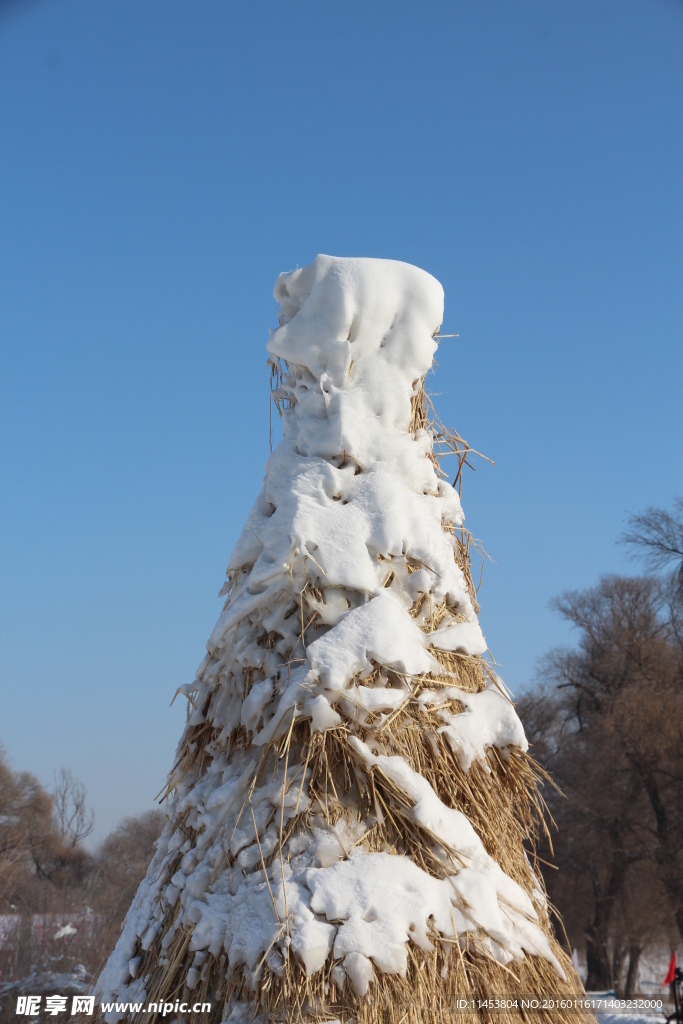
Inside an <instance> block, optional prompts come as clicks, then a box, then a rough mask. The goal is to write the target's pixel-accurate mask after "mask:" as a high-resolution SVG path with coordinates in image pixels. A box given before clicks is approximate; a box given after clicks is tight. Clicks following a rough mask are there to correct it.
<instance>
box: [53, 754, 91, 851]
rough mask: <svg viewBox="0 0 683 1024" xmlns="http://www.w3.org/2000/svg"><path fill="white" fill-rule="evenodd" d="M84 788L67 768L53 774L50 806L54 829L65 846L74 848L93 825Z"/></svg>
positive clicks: (86, 836) (87, 834) (85, 836)
mask: <svg viewBox="0 0 683 1024" xmlns="http://www.w3.org/2000/svg"><path fill="white" fill-rule="evenodd" d="M86 797H87V793H86V789H85V786H84V785H83V783H82V782H79V780H78V779H75V778H74V777H73V775H72V774H71V772H70V771H69V769H68V768H62V769H61V771H60V772H59V774H55V777H54V788H53V796H52V808H53V819H54V826H55V831H56V833H57V835H58V836H59V838H60V839H61V841H62V842H63V843H64V845H65V846H69V847H71V849H74V848H75V847H76V846H80V845H81V843H82V842H83V840H84V839H87V838H88V836H89V835H91V834H92V831H93V829H94V827H95V814H94V811H93V810H92V808H89V807H88V806H87V804H86Z"/></svg>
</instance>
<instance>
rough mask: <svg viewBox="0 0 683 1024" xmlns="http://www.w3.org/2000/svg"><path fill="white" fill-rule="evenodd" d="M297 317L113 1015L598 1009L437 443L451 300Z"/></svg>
mask: <svg viewBox="0 0 683 1024" xmlns="http://www.w3.org/2000/svg"><path fill="white" fill-rule="evenodd" d="M275 297H276V299H277V300H278V302H279V303H280V316H279V327H278V329H277V330H276V331H274V332H273V333H272V334H271V336H270V339H269V342H268V351H269V353H270V362H271V365H272V370H273V376H274V379H275V382H276V384H277V385H279V386H278V387H276V390H275V392H274V398H275V400H276V402H277V403H278V406H279V408H280V409H281V411H282V413H283V417H284V439H283V441H282V443H281V444H280V445H279V446H278V447H277V448H276V449H275V451H274V452H273V454H272V455H271V457H270V459H269V461H268V465H267V467H266V476H265V480H264V483H263V488H262V490H261V493H260V495H259V497H258V498H257V500H256V503H255V504H254V507H253V509H252V511H251V512H250V514H249V517H248V519H247V522H246V524H245V527H244V529H243V531H242V534H241V536H240V538H239V540H238V542H237V544H236V546H235V549H234V551H233V553H232V556H231V558H230V563H229V565H228V573H227V582H226V584H225V587H224V588H223V591H222V592H221V593H222V594H227V600H226V603H225V607H224V609H223V612H222V614H221V616H220V618H219V619H218V622H217V624H216V627H215V629H214V630H213V633H212V634H211V637H210V639H209V642H208V644H207V655H206V657H205V659H204V661H203V662H202V664H201V666H200V668H199V670H198V672H197V677H196V679H195V681H194V682H193V683H192V684H191V685H188V686H187V687H185V688H184V692H185V694H186V696H187V698H188V701H189V703H190V709H189V710H190V714H189V718H188V723H187V726H186V729H185V732H184V734H183V737H182V739H181V742H180V746H179V750H178V755H177V761H176V764H175V766H174V768H173V770H172V772H171V774H170V776H169V782H168V813H169V819H168V824H167V826H166V828H165V829H164V832H163V834H162V836H161V838H160V840H159V843H158V849H157V853H156V856H155V857H154V860H153V861H152V864H151V865H150V868H149V871H148V873H147V877H146V879H145V881H144V882H143V883H142V885H141V887H140V889H139V892H138V894H137V896H136V898H135V901H134V903H133V906H132V907H131V909H130V911H129V913H128V916H127V918H126V921H125V924H124V927H123V932H122V935H121V938H120V940H119V942H118V944H117V946H116V948H115V950H114V951H113V953H112V955H111V957H110V959H109V962H108V964H107V965H106V967H105V969H104V971H103V973H102V975H101V977H100V979H99V982H98V986H97V993H98V995H99V996H100V998H101V999H106V1000H112V999H114V998H116V999H117V1000H119V1001H131V1002H139V1001H143V1002H144V1001H147V1000H150V1001H152V1000H153V1001H161V1002H163V1001H166V1000H170V1001H173V1002H175V1001H176V1000H181V1001H187V1002H191V1003H194V1002H205V1001H210V1002H212V1003H213V1005H214V1012H213V1014H212V1017H213V1018H214V1019H215V1020H216V1021H221V1020H229V1021H231V1022H246V1021H252V1020H257V1021H280V1020H282V1021H294V1020H297V1021H299V1020H301V1021H322V1020H327V1021H331V1020H334V1019H337V1020H339V1021H342V1022H348V1021H351V1020H352V1019H353V1018H355V1019H356V1020H357V1021H359V1022H360V1021H364V1022H368V1024H370V1022H375V1021H380V1020H386V1021H396V1022H398V1021H404V1022H406V1024H410V1022H418V1021H420V1022H422V1021H425V1020H429V1021H434V1022H441V1021H452V1020H453V1019H454V1013H455V1007H454V999H455V998H456V997H462V996H465V995H472V994H488V995H491V994H494V995H505V994H511V993H517V994H525V995H528V994H541V995H548V994H550V993H561V992H568V991H578V990H579V989H580V986H579V983H578V980H577V979H576V976H575V975H574V974H573V971H572V967H571V964H570V962H569V961H568V959H567V957H566V956H565V955H564V953H563V952H562V950H561V949H560V947H559V945H558V944H557V942H556V941H555V939H554V938H553V936H552V931H551V928H550V925H549V921H548V912H547V907H546V902H545V898H544V895H543V891H542V888H541V886H540V885H539V880H538V878H537V876H536V874H535V873H534V871H533V870H532V867H531V865H530V863H529V861H528V859H527V856H526V853H525V851H524V848H523V845H522V843H523V840H524V839H525V838H527V839H530V838H532V837H533V834H534V827H535V826H534V822H535V821H537V820H538V815H537V808H538V803H539V800H538V797H537V795H536V788H535V787H536V774H535V772H534V768H533V763H532V762H531V760H530V758H529V756H528V755H527V754H526V749H527V744H526V740H525V737H524V730H523V728H522V726H521V723H520V721H519V719H518V717H517V715H516V713H515V710H514V707H513V706H512V704H511V703H510V701H509V699H508V697H507V695H506V693H505V691H504V689H503V686H502V684H501V683H500V680H499V679H498V678H497V677H496V675H495V673H494V672H493V670H492V669H491V667H490V665H489V662H487V661H486V660H485V659H484V658H483V657H482V655H483V654H484V653H485V651H486V642H485V640H484V637H483V636H482V632H481V629H480V626H479V623H478V620H477V611H478V606H477V604H476V598H475V593H474V588H473V586H472V580H471V576H470V571H469V557H468V544H467V534H466V532H465V531H464V528H463V526H462V524H463V513H462V510H461V506H460V499H459V495H458V492H457V491H456V490H455V489H454V488H453V487H452V486H451V485H450V484H449V483H448V481H447V480H446V479H444V474H443V473H442V472H441V471H440V469H439V462H438V458H437V457H436V455H435V452H434V444H435V439H434V432H433V429H432V428H431V426H430V423H429V421H428V419H427V415H426V406H425V398H424V377H425V374H426V373H427V372H428V371H429V369H430V367H431V366H432V361H433V357H434V353H435V351H436V348H437V340H436V338H435V336H436V335H437V332H438V329H439V326H440V324H441V319H442V313H443V290H442V288H441V286H440V285H439V283H438V282H437V281H436V280H435V279H434V278H433V277H431V276H430V275H429V274H427V273H425V272H424V271H422V270H419V269H417V268H416V267H412V266H409V265H408V264H405V263H398V262H393V261H388V260H370V259H335V258H332V257H329V256H318V258H317V259H316V260H315V261H314V262H313V263H312V264H311V265H310V266H308V267H305V268H303V269H301V270H296V271H294V272H293V273H289V274H281V275H280V277H279V278H278V281H277V284H276V286H275ZM441 436H442V439H443V435H441ZM121 1016H122V1014H116V1013H113V1014H110V1015H109V1019H110V1020H115V1019H118V1018H119V1017H121ZM149 1016H150V1015H147V1016H146V1017H145V1019H146V1020H147V1021H148V1024H151V1022H150V1021H149ZM484 1016H486V1014H484ZM503 1016H506V1014H504V1015H503ZM507 1016H511V1017H514V1016H516V1011H514V1009H512V1010H510V1012H509V1014H507ZM552 1016H553V1019H554V1020H557V1019H558V1014H557V1013H554V1014H553V1015H552ZM560 1016H561V1015H560ZM496 1019H497V1020H500V1019H501V1018H500V1015H497V1016H496Z"/></svg>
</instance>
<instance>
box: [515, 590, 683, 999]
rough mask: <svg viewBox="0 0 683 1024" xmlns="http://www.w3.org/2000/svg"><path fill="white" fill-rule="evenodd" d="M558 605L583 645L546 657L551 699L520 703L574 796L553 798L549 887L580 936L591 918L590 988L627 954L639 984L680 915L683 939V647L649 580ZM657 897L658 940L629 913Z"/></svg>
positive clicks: (611, 980) (539, 747)
mask: <svg viewBox="0 0 683 1024" xmlns="http://www.w3.org/2000/svg"><path fill="white" fill-rule="evenodd" d="M554 607H555V608H556V609H557V610H558V611H559V612H560V614H561V615H562V616H563V617H564V618H565V619H566V620H567V621H569V622H570V623H572V624H573V625H574V626H576V627H577V629H578V631H579V636H578V644H577V646H576V647H574V648H563V649H559V650H556V651H553V652H551V654H550V655H548V657H547V658H546V659H545V661H544V663H543V665H542V669H541V678H542V680H543V681H544V684H545V690H543V691H541V693H540V694H539V693H537V694H535V695H533V696H530V697H528V698H527V699H526V701H523V702H521V711H522V715H523V717H525V724H526V725H527V728H528V731H529V735H530V738H531V739H532V742H533V741H534V740H535V741H536V744H535V746H534V748H533V749H534V753H535V754H536V756H537V757H539V759H540V760H541V762H542V763H543V764H544V765H546V767H548V769H549V770H550V771H551V774H552V775H553V777H554V778H555V779H556V781H557V782H558V784H559V785H560V786H561V787H562V789H563V790H564V792H565V793H566V794H567V797H568V798H569V799H568V800H562V799H560V798H559V797H558V796H557V794H552V793H550V794H549V795H548V802H549V804H550V807H551V811H552V813H553V815H554V816H555V818H556V820H557V822H558V825H559V826H560V833H559V836H558V838H557V843H556V850H557V854H558V856H557V863H558V866H559V867H560V868H561V869H562V870H561V871H560V872H558V873H557V874H556V873H555V872H548V873H547V884H548V888H549V891H550V894H551V898H552V899H553V900H554V901H555V902H557V903H558V905H559V906H560V909H561V910H562V912H563V915H564V916H565V918H566V922H567V927H568V929H569V930H570V933H571V932H573V940H575V939H576V937H577V933H578V932H579V931H580V927H581V925H580V920H579V919H580V918H581V916H583V933H584V934H583V937H584V941H585V946H586V954H587V961H588V979H587V985H588V987H589V988H604V987H608V986H611V985H612V984H617V983H618V982H619V979H620V977H621V974H622V969H623V968H624V967H625V965H626V962H627V958H628V967H627V968H626V982H625V985H626V986H627V987H632V986H633V985H634V984H635V978H636V974H637V965H638V960H639V957H640V951H641V949H642V946H643V943H644V942H645V941H651V938H648V935H649V934H650V933H651V932H652V931H653V930H654V931H656V930H657V928H659V933H660V935H661V934H662V933H663V932H664V931H665V930H666V928H667V927H668V925H669V924H670V922H671V920H672V918H673V919H674V920H675V921H676V922H677V925H678V929H679V931H680V933H681V935H682V936H683V742H682V737H681V722H683V686H682V685H681V658H680V655H679V648H678V645H677V640H676V635H675V631H674V630H673V628H672V622H671V620H670V618H669V617H668V615H667V611H666V609H667V605H666V600H665V591H664V589H663V588H662V586H661V585H660V582H659V581H658V580H656V579H653V578H624V577H617V576H610V577H605V578H604V579H602V580H601V581H600V583H599V584H598V586H597V587H594V588H592V589H590V590H586V591H583V592H571V593H566V594H564V595H562V596H561V597H560V598H558V599H557V600H556V601H555V602H554ZM539 704H540V705H541V707H540V708H539ZM648 900H649V907H650V909H651V910H652V915H653V917H654V918H656V919H657V920H658V921H659V924H657V920H652V921H650V922H649V925H648V928H649V932H648V929H646V928H645V927H644V924H643V921H644V919H643V918H642V915H641V917H640V918H639V916H638V915H637V914H634V913H633V912H632V906H633V905H635V904H636V903H638V902H640V903H641V905H645V904H647V901H648ZM617 936H618V938H616V937H617ZM615 938H616V941H615Z"/></svg>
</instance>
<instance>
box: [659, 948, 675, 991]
mask: <svg viewBox="0 0 683 1024" xmlns="http://www.w3.org/2000/svg"><path fill="white" fill-rule="evenodd" d="M675 980H676V954H675V953H672V954H671V961H670V963H669V970H668V971H667V972H666V978H665V979H664V981H663V982H662V988H666V986H667V985H672V984H673V982H674V981H675Z"/></svg>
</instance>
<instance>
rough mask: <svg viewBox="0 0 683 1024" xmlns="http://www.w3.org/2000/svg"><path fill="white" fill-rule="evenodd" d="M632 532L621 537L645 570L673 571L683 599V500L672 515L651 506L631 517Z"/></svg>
mask: <svg viewBox="0 0 683 1024" xmlns="http://www.w3.org/2000/svg"><path fill="white" fill-rule="evenodd" d="M628 524H629V528H628V530H626V531H625V533H623V534H622V536H621V537H620V543H621V544H627V545H628V546H629V547H630V548H631V550H632V551H633V553H634V555H635V556H636V557H637V558H639V559H640V560H641V561H642V562H643V564H644V565H645V567H646V569H648V570H649V571H650V572H654V573H658V572H665V571H671V572H672V575H674V576H675V577H676V581H677V584H678V590H679V593H680V594H681V596H682V597H683V498H674V507H673V511H672V512H667V510H666V509H663V508H655V507H654V506H650V507H649V508H646V509H645V510H644V511H643V512H638V513H636V514H634V515H630V516H629V517H628Z"/></svg>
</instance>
